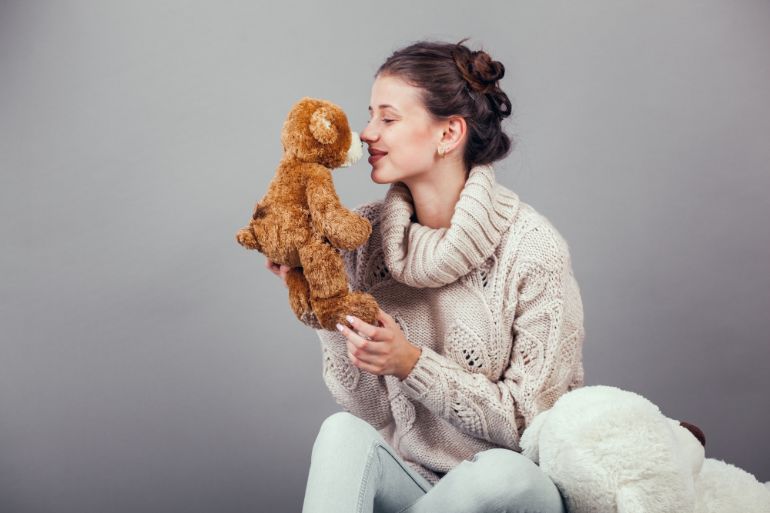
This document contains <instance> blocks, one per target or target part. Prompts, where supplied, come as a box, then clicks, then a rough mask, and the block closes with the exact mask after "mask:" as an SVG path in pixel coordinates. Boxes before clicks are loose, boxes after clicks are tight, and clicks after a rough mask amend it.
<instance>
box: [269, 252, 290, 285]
mask: <svg viewBox="0 0 770 513" xmlns="http://www.w3.org/2000/svg"><path fill="white" fill-rule="evenodd" d="M265 267H267V269H268V270H269V271H270V272H271V273H273V274H275V275H276V276H279V277H280V278H281V279H282V280H283V284H284V285H285V286H286V287H288V285H286V274H287V273H288V272H289V270H290V269H291V267H289V266H288V265H283V264H280V265H279V264H276V263H275V262H273V261H272V260H270V259H269V258H268V259H266V260H265Z"/></svg>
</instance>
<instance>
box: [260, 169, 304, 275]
mask: <svg viewBox="0 0 770 513" xmlns="http://www.w3.org/2000/svg"><path fill="white" fill-rule="evenodd" d="M305 184H306V174H305V173H304V172H303V170H302V163H298V162H286V161H284V162H281V164H280V165H279V167H278V169H277V171H276V173H275V175H274V176H273V179H272V180H271V182H270V184H269V186H268V189H267V192H266V193H265V195H264V196H263V197H262V199H260V200H259V202H258V203H257V205H256V207H255V208H254V215H253V216H252V221H251V225H252V227H253V230H254V234H255V236H256V238H257V240H258V241H259V243H260V246H261V252H262V253H263V254H265V255H266V256H267V257H268V258H270V260H272V261H273V262H277V263H281V264H285V265H289V266H291V267H300V266H301V263H300V260H299V252H298V248H300V247H302V246H303V245H305V244H306V243H307V241H308V239H309V238H310V237H312V236H313V235H314V233H315V231H314V229H313V225H312V219H311V215H310V209H309V208H308V203H307V196H306V193H305Z"/></svg>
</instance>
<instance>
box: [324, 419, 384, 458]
mask: <svg viewBox="0 0 770 513" xmlns="http://www.w3.org/2000/svg"><path fill="white" fill-rule="evenodd" d="M376 438H380V434H379V433H378V432H377V430H376V429H374V427H373V426H372V425H371V424H369V423H368V422H366V421H365V420H363V419H361V418H359V417H356V416H355V415H353V414H352V413H350V412H347V411H339V412H336V413H333V414H331V415H329V416H328V417H326V419H324V421H323V422H322V423H321V428H320V429H319V430H318V436H317V437H316V440H315V444H314V445H313V450H314V451H316V450H317V449H316V448H317V447H319V446H326V445H330V446H332V447H333V448H334V449H335V450H337V451H343V450H345V449H346V448H351V449H357V446H358V445H359V444H356V443H355V442H356V441H359V440H360V441H363V442H364V443H366V444H368V443H370V442H371V440H374V439H376Z"/></svg>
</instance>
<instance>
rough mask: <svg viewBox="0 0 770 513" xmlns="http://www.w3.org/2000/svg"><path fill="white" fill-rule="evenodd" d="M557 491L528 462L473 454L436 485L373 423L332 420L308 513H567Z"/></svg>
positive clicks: (345, 416)
mask: <svg viewBox="0 0 770 513" xmlns="http://www.w3.org/2000/svg"><path fill="white" fill-rule="evenodd" d="M565 511H566V509H565V506H564V503H563V501H562V497H561V495H560V494H559V490H558V489H557V488H556V486H555V485H554V484H553V482H552V481H551V480H550V479H549V478H548V476H546V475H545V474H544V473H543V472H542V471H541V470H540V467H538V466H537V465H536V464H535V463H533V462H532V461H531V460H529V459H528V458H527V457H526V456H523V455H521V454H519V453H518V452H516V451H512V450H509V449H504V448H494V449H489V450H486V451H482V452H479V453H476V454H475V455H474V456H473V458H472V460H470V461H469V460H463V461H462V462H460V464H459V465H457V466H455V467H454V468H453V469H452V470H450V471H449V472H448V473H447V474H446V475H445V476H444V477H442V478H441V480H440V481H438V483H436V484H435V485H431V484H430V482H428V481H427V480H426V479H425V478H424V477H422V476H421V475H420V474H418V473H417V472H415V471H414V470H412V468H411V467H409V466H408V465H407V464H406V463H404V461H403V460H402V459H401V457H400V456H398V454H397V453H396V451H395V450H394V449H393V448H392V447H391V446H390V445H388V444H387V442H385V440H384V439H383V438H382V435H380V433H378V432H377V430H376V429H374V427H373V426H371V425H370V424H369V423H368V422H366V421H364V420H362V419H360V418H358V417H356V416H355V415H353V414H351V413H348V412H344V411H343V412H338V413H334V414H332V415H330V416H329V417H328V418H327V419H326V420H324V422H323V423H322V424H321V429H320V431H319V433H318V436H317V438H316V441H315V444H314V445H313V452H312V456H311V460H310V471H309V473H308V480H307V489H306V490H305V500H304V504H303V506H302V512H303V513H511V512H518V513H525V512H526V513H535V512H538V513H565Z"/></svg>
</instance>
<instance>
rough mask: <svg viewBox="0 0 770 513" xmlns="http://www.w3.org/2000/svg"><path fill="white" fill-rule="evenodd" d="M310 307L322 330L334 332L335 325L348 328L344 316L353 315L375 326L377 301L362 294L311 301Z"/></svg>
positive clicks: (352, 293)
mask: <svg viewBox="0 0 770 513" xmlns="http://www.w3.org/2000/svg"><path fill="white" fill-rule="evenodd" d="M311 305H312V307H313V310H314V311H315V314H316V317H317V318H318V321H319V322H320V323H321V325H322V326H323V327H324V329H327V330H333V331H336V329H337V324H338V323H339V324H342V325H343V326H348V322H347V319H346V318H345V316H347V315H354V316H356V317H358V318H359V319H361V320H362V321H364V322H366V323H368V324H373V325H375V326H376V325H377V310H378V308H379V307H378V305H377V301H375V300H374V298H373V297H372V296H371V295H369V294H366V293H364V292H349V293H348V294H345V295H344V296H336V297H331V298H326V299H312V300H311Z"/></svg>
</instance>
